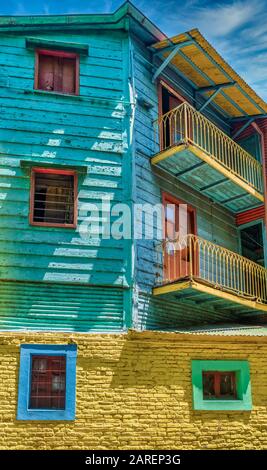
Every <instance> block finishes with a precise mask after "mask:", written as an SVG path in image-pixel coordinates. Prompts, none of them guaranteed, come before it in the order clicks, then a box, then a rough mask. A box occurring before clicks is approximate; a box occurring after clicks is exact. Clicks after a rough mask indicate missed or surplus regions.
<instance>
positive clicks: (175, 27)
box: [0, 0, 267, 100]
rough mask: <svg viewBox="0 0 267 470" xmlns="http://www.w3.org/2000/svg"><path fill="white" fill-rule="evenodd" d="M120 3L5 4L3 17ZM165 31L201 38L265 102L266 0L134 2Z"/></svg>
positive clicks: (28, 0)
mask: <svg viewBox="0 0 267 470" xmlns="http://www.w3.org/2000/svg"><path fill="white" fill-rule="evenodd" d="M121 3H122V0H98V1H97V2H96V1H95V0H94V1H92V0H43V1H41V0H38V1H36V0H9V1H7V2H1V6H0V14H1V15H28V14H64V13H66V14H68V13H97V12H98V13H109V12H112V11H114V10H116V8H118V6H119V5H121ZM132 3H134V4H135V5H136V6H137V7H138V8H139V9H140V10H142V12H143V13H144V14H146V16H148V17H149V18H150V19H151V20H152V21H153V22H154V23H155V24H156V25H157V26H158V27H159V28H160V29H161V30H162V31H163V32H165V33H166V34H168V35H170V36H171V35H175V34H178V33H180V32H183V31H186V30H188V29H191V28H199V29H200V31H201V32H202V34H203V35H204V36H205V37H206V38H207V39H208V40H209V41H210V42H211V43H212V44H213V45H214V46H215V47H216V48H217V49H218V51H219V52H220V53H221V54H222V56H223V57H224V58H225V59H226V60H227V61H228V62H229V63H230V64H231V65H232V66H233V68H234V69H235V70H237V71H238V72H239V73H240V74H241V76H242V77H243V78H244V79H245V80H246V81H247V82H248V83H249V84H250V85H251V86H252V87H253V88H255V90H256V91H257V93H258V94H259V95H260V96H262V97H263V98H264V99H265V100H267V80H266V78H267V0H225V1H220V0H218V1H215V2H214V1H212V0H182V1H181V0H132Z"/></svg>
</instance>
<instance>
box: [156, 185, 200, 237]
mask: <svg viewBox="0 0 267 470" xmlns="http://www.w3.org/2000/svg"><path fill="white" fill-rule="evenodd" d="M168 203H171V204H174V205H175V206H177V207H179V205H180V204H186V205H187V210H188V212H189V214H190V216H191V217H192V222H193V223H192V225H193V230H192V235H197V210H196V208H195V207H193V206H191V205H190V204H188V203H187V202H185V201H182V200H181V199H178V198H177V197H175V196H173V195H172V194H169V193H167V192H165V191H163V192H162V204H163V227H164V235H165V237H166V233H165V207H166V205H167V204H168ZM175 224H176V229H177V221H175ZM176 231H177V230H176Z"/></svg>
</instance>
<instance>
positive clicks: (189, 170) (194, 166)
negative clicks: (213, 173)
mask: <svg viewBox="0 0 267 470" xmlns="http://www.w3.org/2000/svg"><path fill="white" fill-rule="evenodd" d="M203 165H206V162H200V163H196V165H193V166H190V167H189V168H187V169H186V170H183V171H180V172H179V173H176V174H175V176H176V178H177V177H179V176H182V175H185V174H186V173H190V172H191V171H193V170H196V169H197V168H199V167H201V166H203Z"/></svg>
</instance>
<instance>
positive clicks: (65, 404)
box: [17, 345, 77, 420]
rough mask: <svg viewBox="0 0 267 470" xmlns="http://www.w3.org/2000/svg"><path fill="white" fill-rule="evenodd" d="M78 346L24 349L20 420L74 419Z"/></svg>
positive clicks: (21, 356) (39, 346)
mask: <svg viewBox="0 0 267 470" xmlns="http://www.w3.org/2000/svg"><path fill="white" fill-rule="evenodd" d="M76 356H77V348H76V345H66V346H58V345H22V346H21V355H20V374H19V395H18V414H17V419H22V420H73V419H74V418H75V383H76Z"/></svg>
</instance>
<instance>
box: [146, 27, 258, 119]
mask: <svg viewBox="0 0 267 470" xmlns="http://www.w3.org/2000/svg"><path fill="white" fill-rule="evenodd" d="M190 38H191V39H194V40H195V42H196V45H188V46H184V47H182V48H181V51H182V52H183V53H184V54H185V55H186V56H187V57H188V58H189V59H190V60H191V61H192V62H193V63H194V64H195V65H196V66H197V67H198V68H199V70H200V71H201V72H203V73H205V74H206V76H207V77H208V78H209V79H210V80H211V81H212V82H214V84H215V85H218V84H220V83H225V82H228V81H229V82H231V81H232V82H235V83H236V84H235V85H234V86H233V88H231V89H228V90H227V92H226V90H225V91H224V93H225V94H226V95H228V96H229V97H230V98H231V99H232V100H233V101H234V102H235V103H236V104H237V105H238V106H240V108H242V109H243V110H244V113H246V114H248V115H255V114H262V112H267V104H266V103H265V101H264V100H263V99H262V98H260V97H259V96H258V95H257V93H256V92H255V91H254V90H253V89H252V88H251V87H250V86H249V85H248V84H247V83H246V82H245V81H244V80H243V79H242V78H241V77H240V75H238V73H236V72H235V71H234V70H233V69H232V67H231V66H230V65H229V64H228V63H227V62H226V61H225V60H224V59H223V58H222V57H221V56H220V54H218V52H217V51H216V50H215V49H214V47H213V46H211V44H209V42H208V41H207V40H206V39H205V38H204V37H203V36H202V34H201V33H200V32H199V31H198V29H192V30H191V31H189V32H188V33H187V34H185V33H183V34H179V35H177V36H174V37H172V38H169V39H164V40H163V41H159V42H157V43H156V44H154V45H153V46H152V47H153V48H154V49H155V50H156V51H159V50H160V49H163V48H164V47H167V46H168V45H169V44H170V43H171V44H180V43H182V42H185V41H186V40H187V41H188V40H190ZM197 46H198V47H197ZM169 53H170V52H169V51H168V52H166V53H164V55H165V57H167V56H168V54H169ZM207 54H208V55H209V57H207ZM171 63H172V64H173V65H174V66H175V67H177V68H178V69H179V70H180V71H181V72H182V73H183V74H184V75H185V76H186V77H188V78H189V79H190V80H191V81H193V83H195V85H197V86H198V87H202V86H205V85H206V84H207V83H206V80H205V77H203V76H201V74H200V73H198V72H197V70H195V69H194V68H193V67H192V65H190V64H188V62H186V61H185V60H184V59H183V58H182V57H181V56H179V54H177V55H176V56H175V57H174V58H173V59H172V61H171ZM214 102H215V103H217V104H220V106H221V107H222V108H223V109H224V110H225V111H227V112H228V113H229V115H230V116H232V117H236V116H241V115H243V114H242V113H241V112H240V111H238V109H237V108H235V107H234V106H233V105H232V104H231V103H230V102H229V101H228V100H227V97H225V96H223V95H222V94H218V95H217V96H216V98H215V100H214ZM256 105H258V106H260V107H261V108H262V111H261V110H260V109H259V108H258V107H257V106H256Z"/></svg>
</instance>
